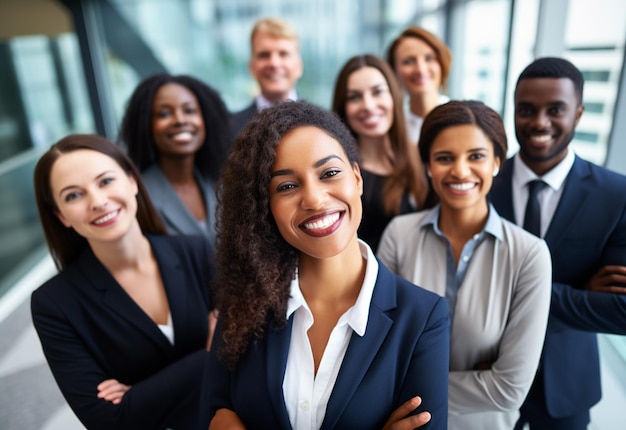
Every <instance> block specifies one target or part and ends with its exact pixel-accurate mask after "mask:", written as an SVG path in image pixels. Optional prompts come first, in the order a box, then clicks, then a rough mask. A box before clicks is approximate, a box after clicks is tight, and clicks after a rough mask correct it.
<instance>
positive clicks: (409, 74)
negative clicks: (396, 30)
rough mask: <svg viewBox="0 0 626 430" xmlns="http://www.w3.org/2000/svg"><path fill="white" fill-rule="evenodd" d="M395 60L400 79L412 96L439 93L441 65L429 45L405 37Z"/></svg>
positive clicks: (419, 40) (415, 38)
mask: <svg viewBox="0 0 626 430" xmlns="http://www.w3.org/2000/svg"><path fill="white" fill-rule="evenodd" d="M394 60H395V64H394V68H395V70H396V74H397V76H398V79H399V80H400V83H401V84H402V86H403V87H404V88H405V89H406V91H407V92H408V93H409V94H410V95H411V96H419V95H424V94H428V93H438V92H439V88H440V87H441V65H440V64H439V61H437V53H436V52H435V50H434V49H433V48H432V47H431V46H430V45H429V44H428V43H426V42H424V41H423V40H422V39H418V38H417V37H405V38H403V39H402V40H401V41H400V42H399V43H398V46H397V47H396V50H395V53H394Z"/></svg>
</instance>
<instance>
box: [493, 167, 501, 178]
mask: <svg viewBox="0 0 626 430" xmlns="http://www.w3.org/2000/svg"><path fill="white" fill-rule="evenodd" d="M498 173H500V169H499V168H498V167H496V170H494V171H493V177H494V178H495V177H496V176H498Z"/></svg>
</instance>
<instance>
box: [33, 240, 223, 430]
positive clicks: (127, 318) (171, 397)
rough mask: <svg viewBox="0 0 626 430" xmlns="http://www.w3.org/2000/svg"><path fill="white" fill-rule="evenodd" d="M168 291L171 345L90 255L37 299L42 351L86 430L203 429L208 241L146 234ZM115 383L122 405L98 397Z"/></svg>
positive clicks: (88, 251) (54, 280)
mask: <svg viewBox="0 0 626 430" xmlns="http://www.w3.org/2000/svg"><path fill="white" fill-rule="evenodd" d="M148 238H149V240H150V243H151V245H152V250H153V252H154V255H155V257H156V259H157V261H158V264H159V268H160V271H161V276H162V279H163V284H164V286H165V290H166V293H167V298H168V301H169V305H170V312H171V315H172V320H173V325H174V345H172V344H171V343H170V342H169V340H167V338H166V337H165V336H164V335H163V333H162V332H161V330H160V329H159V328H158V326H157V325H156V324H155V323H154V322H153V321H152V320H151V319H150V317H148V316H147V315H146V314H145V313H144V312H143V311H142V310H141V308H140V307H139V306H138V305H137V304H136V303H135V302H134V301H133V300H132V299H131V298H130V296H129V295H128V294H127V293H126V292H125V291H124V290H123V289H122V287H121V286H120V285H119V284H118V283H117V282H116V281H115V279H114V278H113V277H112V276H111V274H110V273H109V272H108V271H107V270H106V269H105V267H104V266H103V265H102V264H101V263H100V262H99V261H98V260H97V259H96V257H95V256H94V254H93V252H92V251H91V249H90V248H87V249H86V250H85V251H84V252H83V253H82V254H81V255H80V256H79V258H78V259H77V261H76V262H74V263H73V264H71V265H70V266H68V267H67V268H66V269H64V270H63V271H61V272H60V273H59V274H58V275H56V276H55V277H53V278H52V279H50V280H49V281H47V282H46V283H45V284H44V285H42V286H41V287H39V288H38V289H37V290H35V292H33V294H32V298H31V312H32V318H33V323H34V325H35V328H36V330H37V333H38V334H39V338H40V340H41V345H42V347H43V351H44V354H45V356H46V359H47V361H48V364H49V366H50V369H51V370H52V373H53V375H54V378H55V379H56V381H57V384H58V385H59V388H60V389H61V392H62V393H63V396H64V397H65V399H66V400H67V402H68V404H69V405H70V407H71V408H72V410H73V411H74V413H75V414H76V415H77V416H78V418H79V419H80V421H81V422H82V423H83V424H84V425H85V426H86V427H87V428H89V429H103V430H104V429H106V430H110V429H164V428H166V427H172V428H175V429H176V430H180V429H195V428H197V423H198V422H197V420H198V417H197V412H198V401H199V394H200V375H201V374H202V369H203V366H204V362H205V359H206V357H205V356H206V354H207V352H206V342H207V336H208V320H207V315H208V312H209V309H210V307H211V306H210V303H209V300H208V298H207V286H208V283H209V280H210V277H211V276H212V270H213V269H212V268H211V267H212V266H211V265H210V258H211V253H210V248H209V246H208V244H207V241H206V239H204V238H200V237H185V236H149V237H148ZM110 378H115V379H117V380H119V381H120V382H122V383H124V384H127V385H131V386H132V388H131V389H130V390H129V391H128V392H126V393H125V394H124V397H123V400H122V402H121V403H120V404H119V405H114V404H112V403H110V402H107V401H105V400H102V399H98V398H97V397H96V394H97V389H96V387H97V385H98V384H99V383H100V382H102V381H104V380H105V379H110Z"/></svg>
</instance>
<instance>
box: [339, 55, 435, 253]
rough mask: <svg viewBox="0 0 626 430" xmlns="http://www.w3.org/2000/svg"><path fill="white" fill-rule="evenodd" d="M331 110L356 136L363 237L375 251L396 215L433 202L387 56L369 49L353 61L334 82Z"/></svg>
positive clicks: (351, 60)
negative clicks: (386, 60) (382, 56)
mask: <svg viewBox="0 0 626 430" xmlns="http://www.w3.org/2000/svg"><path fill="white" fill-rule="evenodd" d="M332 110H333V111H334V112H335V113H337V114H338V115H339V117H340V118H341V120H342V121H343V122H344V123H345V124H346V125H347V126H348V128H349V129H350V131H351V132H352V135H353V136H354V137H355V138H356V141H357V146H358V150H359V156H360V159H361V162H360V166H361V174H362V176H363V187H364V188H363V222H362V224H361V227H360V228H359V237H361V238H362V239H363V240H365V241H366V242H367V243H369V244H370V246H371V247H372V248H373V249H374V250H376V249H377V248H378V242H379V241H380V236H381V235H382V232H383V230H384V229H385V226H386V225H387V223H388V222H389V221H390V220H391V218H393V217H394V216H396V215H400V214H403V213H407V212H413V211H415V210H417V209H423V208H425V207H427V206H428V203H427V202H426V198H427V195H428V183H427V181H426V177H425V175H424V171H423V167H422V164H421V163H420V162H419V156H418V154H417V149H416V147H415V145H411V144H410V142H409V140H408V138H407V134H406V126H405V122H404V113H403V111H402V92H401V90H400V87H399V85H398V82H397V80H396V78H395V76H394V74H393V71H392V70H391V68H390V67H389V65H388V64H387V63H386V62H385V60H383V59H382V58H379V57H376V56H374V55H368V54H366V55H359V56H356V57H352V58H351V59H350V60H348V62H347V63H346V64H345V65H344V66H343V68H342V69H341V71H340V72H339V75H338V76H337V80H336V82H335V91H334V95H333V104H332Z"/></svg>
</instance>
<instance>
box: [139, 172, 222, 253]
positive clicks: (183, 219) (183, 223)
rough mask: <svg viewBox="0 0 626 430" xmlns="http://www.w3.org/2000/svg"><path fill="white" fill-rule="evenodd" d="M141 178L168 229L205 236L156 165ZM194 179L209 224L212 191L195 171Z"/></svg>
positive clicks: (212, 210)
mask: <svg viewBox="0 0 626 430" xmlns="http://www.w3.org/2000/svg"><path fill="white" fill-rule="evenodd" d="M141 176H142V179H143V180H144V183H145V184H146V186H147V188H148V192H149V194H150V196H151V198H152V201H153V202H154V206H155V207H156V209H157V211H158V212H159V215H160V216H161V217H162V218H163V221H165V223H166V225H167V226H168V229H172V230H175V232H176V233H177V234H197V235H202V236H206V232H205V231H204V230H203V229H202V228H201V227H200V224H198V221H197V220H196V219H195V218H194V217H193V215H192V214H191V212H189V210H188V209H187V207H186V206H185V205H184V203H183V202H182V201H181V200H180V197H178V194H176V191H174V188H173V187H172V184H170V182H169V181H168V180H167V178H166V177H165V175H164V174H163V171H162V170H161V169H160V168H159V166H158V165H157V164H153V165H152V166H151V167H150V168H148V169H147V170H146V171H144V172H143V173H142V175H141ZM194 177H195V179H196V182H197V183H198V185H199V186H200V189H201V192H202V196H203V197H204V205H205V211H206V213H207V218H208V219H207V222H210V220H211V214H212V213H214V208H213V199H212V196H211V195H210V193H212V192H213V189H212V187H211V186H210V185H209V184H207V183H206V181H205V179H204V178H203V177H202V175H200V174H199V173H198V172H197V171H196V172H194ZM207 228H210V226H207ZM211 241H212V238H211Z"/></svg>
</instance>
